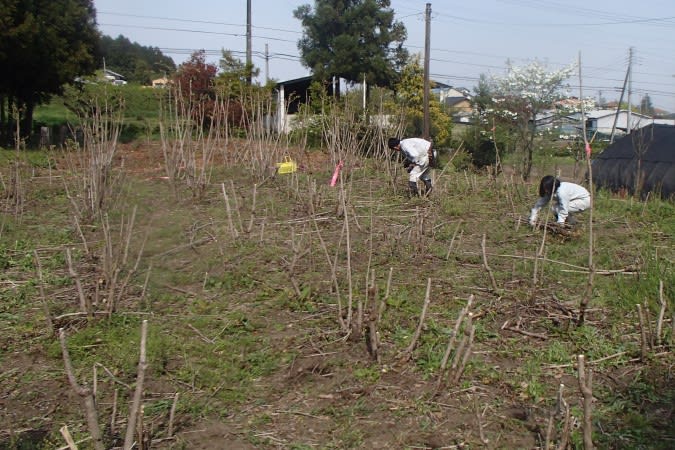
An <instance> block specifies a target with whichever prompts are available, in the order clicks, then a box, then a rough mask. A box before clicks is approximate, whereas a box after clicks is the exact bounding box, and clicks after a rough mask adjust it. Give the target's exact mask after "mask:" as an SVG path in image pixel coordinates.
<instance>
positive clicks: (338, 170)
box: [330, 161, 343, 187]
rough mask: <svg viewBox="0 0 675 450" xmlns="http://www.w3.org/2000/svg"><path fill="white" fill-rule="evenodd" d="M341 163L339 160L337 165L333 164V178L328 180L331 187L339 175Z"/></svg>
mask: <svg viewBox="0 0 675 450" xmlns="http://www.w3.org/2000/svg"><path fill="white" fill-rule="evenodd" d="M342 166H343V164H342V161H340V162H339V163H338V164H337V166H335V171H334V172H333V178H332V179H331V180H330V185H331V187H334V186H335V184H336V183H337V179H338V176H339V175H340V169H341V168H342Z"/></svg>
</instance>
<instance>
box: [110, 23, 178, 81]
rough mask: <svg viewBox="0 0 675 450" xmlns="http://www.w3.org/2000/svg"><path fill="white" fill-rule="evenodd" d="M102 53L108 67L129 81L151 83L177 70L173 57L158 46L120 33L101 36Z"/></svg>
mask: <svg viewBox="0 0 675 450" xmlns="http://www.w3.org/2000/svg"><path fill="white" fill-rule="evenodd" d="M101 55H102V56H103V58H105V63H106V68H108V69H110V70H113V71H115V72H118V73H120V74H122V75H124V76H125V77H126V79H127V80H128V81H131V82H136V83H140V84H146V85H147V84H150V82H151V81H152V79H153V78H156V77H159V76H163V75H167V76H168V75H171V74H173V72H175V71H176V64H175V63H174V62H173V59H171V58H170V57H168V56H166V55H164V54H163V53H162V52H161V51H160V50H159V48H157V47H145V46H142V45H140V44H139V43H137V42H133V43H132V42H131V41H130V40H129V39H128V38H126V37H124V36H122V35H119V36H118V37H117V38H115V39H113V38H112V37H110V36H103V37H102V38H101Z"/></svg>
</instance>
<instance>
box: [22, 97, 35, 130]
mask: <svg viewBox="0 0 675 450" xmlns="http://www.w3.org/2000/svg"><path fill="white" fill-rule="evenodd" d="M33 111H35V102H33V101H32V100H30V101H27V102H26V109H25V110H24V112H23V117H22V118H21V136H22V137H28V136H30V134H31V133H32V132H33Z"/></svg>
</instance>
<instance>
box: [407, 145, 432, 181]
mask: <svg viewBox="0 0 675 450" xmlns="http://www.w3.org/2000/svg"><path fill="white" fill-rule="evenodd" d="M400 146H401V151H402V152H403V156H404V157H405V158H406V159H407V160H408V161H410V162H412V163H413V164H414V165H415V167H413V169H412V170H411V171H410V177H409V181H410V182H412V183H417V180H419V179H420V177H421V176H422V174H423V173H424V172H425V171H426V170H427V169H428V168H429V148H431V142H429V141H427V140H426V139H422V138H407V139H402V140H401V142H400Z"/></svg>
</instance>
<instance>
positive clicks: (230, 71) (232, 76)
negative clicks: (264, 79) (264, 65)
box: [216, 50, 260, 94]
mask: <svg viewBox="0 0 675 450" xmlns="http://www.w3.org/2000/svg"><path fill="white" fill-rule="evenodd" d="M219 66H220V73H219V74H218V77H217V79H216V83H217V84H218V86H219V87H221V88H223V89H224V90H225V91H226V92H228V93H235V94H238V93H240V92H241V90H242V89H243V88H244V87H245V86H246V85H248V80H249V79H251V78H254V77H257V76H258V74H259V73H260V69H257V68H255V67H254V66H253V65H252V64H251V65H250V66H249V65H247V64H246V63H245V62H243V61H241V60H240V59H238V58H236V57H235V56H234V55H233V54H232V52H231V51H230V50H223V53H222V57H221V58H220V62H219Z"/></svg>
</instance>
